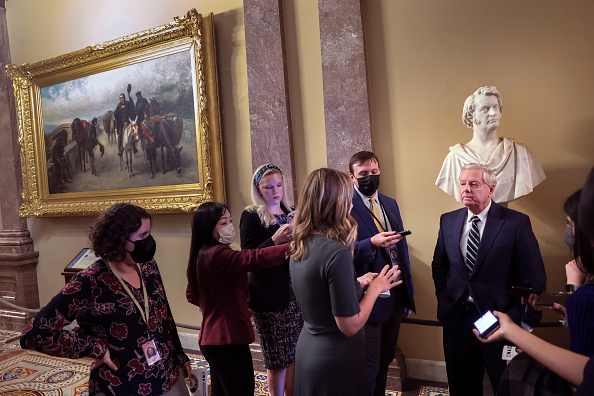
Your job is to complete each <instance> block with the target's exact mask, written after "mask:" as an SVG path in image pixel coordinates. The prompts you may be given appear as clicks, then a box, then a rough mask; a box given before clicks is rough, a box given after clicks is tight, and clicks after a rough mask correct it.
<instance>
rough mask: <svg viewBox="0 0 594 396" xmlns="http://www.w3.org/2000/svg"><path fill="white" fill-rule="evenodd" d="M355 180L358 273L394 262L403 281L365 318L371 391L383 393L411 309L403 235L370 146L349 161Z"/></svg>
mask: <svg viewBox="0 0 594 396" xmlns="http://www.w3.org/2000/svg"><path fill="white" fill-rule="evenodd" d="M349 172H350V173H349V177H350V178H351V180H352V181H353V185H354V188H355V193H354V194H353V209H352V210H351V215H352V216H353V217H354V218H355V220H357V223H358V224H359V226H358V228H357V241H356V242H355V255H354V264H355V271H356V273H357V276H363V275H365V274H366V273H368V272H376V273H379V272H380V271H381V270H382V268H383V267H384V266H385V265H386V264H388V265H390V266H392V265H398V268H399V269H400V272H401V275H400V277H401V278H402V284H401V285H400V286H397V287H394V288H393V289H392V290H390V291H389V292H386V293H385V294H384V295H380V297H379V298H378V299H377V300H376V302H375V304H374V306H373V310H372V311H371V315H369V319H368V320H367V323H366V324H365V366H366V368H367V371H368V374H369V386H370V390H371V394H372V395H374V396H378V395H381V396H384V395H385V391H386V381H387V374H388V366H389V365H390V363H392V361H393V360H394V354H395V352H396V343H397V341H398V332H399V330H400V320H401V318H402V316H403V315H408V314H409V313H410V311H411V310H412V311H414V310H415V302H414V299H413V285H412V279H411V276H410V263H409V260H408V246H407V245H406V238H404V237H403V236H401V235H399V234H398V233H397V232H398V231H402V230H404V228H403V226H402V219H401V218H400V211H399V210H398V205H397V204H396V201H395V200H394V199H392V198H390V197H387V196H385V195H383V194H380V193H379V192H377V188H378V186H379V177H380V167H379V160H378V159H377V157H376V155H375V154H374V153H372V152H370V151H361V152H359V153H356V154H354V155H353V156H352V157H351V160H350V161H349Z"/></svg>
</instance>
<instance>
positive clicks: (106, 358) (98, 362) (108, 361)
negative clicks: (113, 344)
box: [91, 349, 118, 371]
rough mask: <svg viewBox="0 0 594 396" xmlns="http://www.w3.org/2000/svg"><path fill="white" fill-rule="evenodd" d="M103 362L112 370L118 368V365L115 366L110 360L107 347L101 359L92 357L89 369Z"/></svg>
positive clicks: (97, 366) (93, 368)
mask: <svg viewBox="0 0 594 396" xmlns="http://www.w3.org/2000/svg"><path fill="white" fill-rule="evenodd" d="M104 364H105V365H107V367H109V368H110V369H112V370H114V371H115V370H117V369H118V366H116V364H115V363H114V362H113V361H112V360H111V357H110V356H109V349H107V351H106V352H105V355H103V357H102V358H101V359H93V364H91V371H93V370H95V369H96V368H99V367H101V366H103V365H104Z"/></svg>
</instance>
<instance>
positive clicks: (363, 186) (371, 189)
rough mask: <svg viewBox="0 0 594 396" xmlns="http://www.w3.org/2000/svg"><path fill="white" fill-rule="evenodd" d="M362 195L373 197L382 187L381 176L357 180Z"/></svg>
mask: <svg viewBox="0 0 594 396" xmlns="http://www.w3.org/2000/svg"><path fill="white" fill-rule="evenodd" d="M357 182H359V191H361V194H363V195H366V196H368V197H371V196H372V195H373V194H375V192H376V191H377V188H378V187H379V185H380V175H367V176H364V177H360V178H358V179H357Z"/></svg>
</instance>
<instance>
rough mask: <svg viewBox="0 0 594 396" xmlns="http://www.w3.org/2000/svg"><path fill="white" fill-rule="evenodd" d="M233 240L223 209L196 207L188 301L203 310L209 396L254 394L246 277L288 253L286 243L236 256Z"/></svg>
mask: <svg viewBox="0 0 594 396" xmlns="http://www.w3.org/2000/svg"><path fill="white" fill-rule="evenodd" d="M234 240H235V229H234V228H233V220H232V218H231V213H230V212H229V208H227V206H226V205H225V204H222V203H216V202H206V203H203V204H202V205H200V206H199V207H198V209H197V210H196V212H195V213H194V218H193V220H192V245H191V247H190V259H189V261H188V271H187V276H188V288H187V298H188V301H189V302H191V303H192V304H194V305H197V306H199V307H200V309H201V311H202V331H201V332H200V338H199V344H200V350H201V351H202V353H203V355H204V357H205V358H206V360H207V361H208V364H209V365H210V377H211V388H212V393H211V394H212V396H222V395H226V396H242V395H253V394H254V368H253V364H252V355H251V352H250V348H249V344H250V343H251V342H253V341H254V330H253V328H252V324H251V321H250V317H251V316H252V315H251V312H250V311H249V309H248V299H249V296H248V293H247V273H248V272H249V271H257V270H261V269H264V268H270V267H274V266H276V265H279V264H282V263H283V262H284V261H285V253H286V251H287V250H288V249H289V245H288V244H284V245H278V246H272V247H268V248H264V249H254V250H241V251H237V250H234V249H231V247H230V246H229V245H230V244H231V243H232V242H233V241H234Z"/></svg>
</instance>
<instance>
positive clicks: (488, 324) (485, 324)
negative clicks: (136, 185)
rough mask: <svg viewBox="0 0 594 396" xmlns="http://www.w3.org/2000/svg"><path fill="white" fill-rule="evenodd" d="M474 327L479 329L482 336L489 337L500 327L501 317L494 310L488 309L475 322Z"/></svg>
mask: <svg viewBox="0 0 594 396" xmlns="http://www.w3.org/2000/svg"><path fill="white" fill-rule="evenodd" d="M474 327H475V328H476V329H477V330H478V333H479V336H480V337H481V338H487V337H489V336H490V335H491V334H493V333H494V332H495V330H497V329H498V328H499V319H497V316H495V315H494V314H493V312H491V311H487V312H486V313H485V314H484V315H483V316H481V317H480V318H478V319H477V320H476V321H475V322H474Z"/></svg>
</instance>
